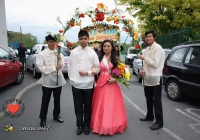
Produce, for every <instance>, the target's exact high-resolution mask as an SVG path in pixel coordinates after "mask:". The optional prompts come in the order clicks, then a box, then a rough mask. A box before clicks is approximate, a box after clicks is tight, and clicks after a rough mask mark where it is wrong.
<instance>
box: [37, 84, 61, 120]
mask: <svg viewBox="0 0 200 140" xmlns="http://www.w3.org/2000/svg"><path fill="white" fill-rule="evenodd" d="M61 90H62V86H60V87H57V88H48V87H44V86H42V91H43V95H42V105H41V110H40V119H41V120H44V121H46V119H47V112H48V107H49V101H50V99H51V94H52V92H53V97H54V110H53V117H55V118H56V117H58V116H59V115H60V95H61Z"/></svg>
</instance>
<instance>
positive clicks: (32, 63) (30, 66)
mask: <svg viewBox="0 0 200 140" xmlns="http://www.w3.org/2000/svg"><path fill="white" fill-rule="evenodd" d="M47 47H48V46H47V44H37V45H35V46H34V47H33V48H32V51H31V53H30V54H29V56H28V57H27V58H26V70H27V71H33V77H34V78H38V77H40V76H41V72H40V70H39V69H38V67H37V65H36V57H37V55H38V53H40V52H41V51H43V50H44V49H46V48H47ZM60 52H61V53H62V54H63V56H64V62H65V66H64V68H63V69H62V72H63V74H67V73H68V67H67V64H68V59H69V51H68V48H67V47H64V46H62V47H61V50H60Z"/></svg>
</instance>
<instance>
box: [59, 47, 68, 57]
mask: <svg viewBox="0 0 200 140" xmlns="http://www.w3.org/2000/svg"><path fill="white" fill-rule="evenodd" d="M60 52H61V53H62V54H63V56H69V51H68V49H67V48H63V47H61V49H60Z"/></svg>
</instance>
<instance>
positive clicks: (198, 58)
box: [185, 47, 200, 66]
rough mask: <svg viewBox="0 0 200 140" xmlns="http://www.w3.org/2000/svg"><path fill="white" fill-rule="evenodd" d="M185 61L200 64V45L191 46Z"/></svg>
mask: <svg viewBox="0 0 200 140" xmlns="http://www.w3.org/2000/svg"><path fill="white" fill-rule="evenodd" d="M185 63H186V64H192V65H197V66H200V47H191V48H190V51H189V52H188V54H187V57H186V59H185Z"/></svg>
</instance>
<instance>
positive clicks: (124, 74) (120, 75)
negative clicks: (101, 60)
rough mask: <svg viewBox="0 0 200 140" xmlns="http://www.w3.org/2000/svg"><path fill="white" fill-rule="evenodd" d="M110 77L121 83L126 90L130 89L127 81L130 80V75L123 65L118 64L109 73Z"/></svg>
mask: <svg viewBox="0 0 200 140" xmlns="http://www.w3.org/2000/svg"><path fill="white" fill-rule="evenodd" d="M111 75H112V77H113V78H116V81H117V82H121V83H123V84H124V85H125V86H126V87H127V88H128V89H130V83H129V82H128V81H129V80H130V76H131V74H130V72H129V69H128V67H127V66H126V65H125V64H123V63H122V62H119V63H118V65H117V67H116V68H115V69H113V70H112V71H111Z"/></svg>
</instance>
